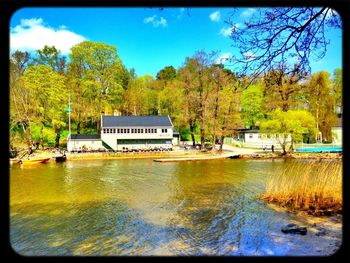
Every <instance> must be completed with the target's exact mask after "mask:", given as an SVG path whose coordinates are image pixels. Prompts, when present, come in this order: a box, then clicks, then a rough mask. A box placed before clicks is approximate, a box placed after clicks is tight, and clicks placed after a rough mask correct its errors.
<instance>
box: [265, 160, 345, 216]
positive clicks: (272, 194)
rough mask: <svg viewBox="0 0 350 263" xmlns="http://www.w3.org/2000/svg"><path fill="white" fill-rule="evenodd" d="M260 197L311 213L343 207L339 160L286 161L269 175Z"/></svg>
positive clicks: (335, 211) (340, 163)
mask: <svg viewBox="0 0 350 263" xmlns="http://www.w3.org/2000/svg"><path fill="white" fill-rule="evenodd" d="M262 198H263V199H265V200H266V201H267V202H270V203H277V204H279V205H281V206H283V207H287V208H290V209H292V210H306V211H308V213H310V214H331V213H340V212H341V211H342V161H339V160H332V161H307V162H290V163H286V165H285V166H283V168H281V169H279V170H277V171H275V172H274V173H273V174H272V175H270V176H269V178H268V180H267V183H266V192H265V193H264V194H263V195H262Z"/></svg>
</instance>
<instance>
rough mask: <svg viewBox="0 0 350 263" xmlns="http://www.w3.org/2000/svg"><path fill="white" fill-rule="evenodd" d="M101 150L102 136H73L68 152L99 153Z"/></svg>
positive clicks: (70, 139)
mask: <svg viewBox="0 0 350 263" xmlns="http://www.w3.org/2000/svg"><path fill="white" fill-rule="evenodd" d="M101 148H103V147H102V141H101V136H100V135H98V134H71V135H70V137H69V138H68V142H67V151H68V152H73V151H74V152H80V151H98V150H100V149H101Z"/></svg>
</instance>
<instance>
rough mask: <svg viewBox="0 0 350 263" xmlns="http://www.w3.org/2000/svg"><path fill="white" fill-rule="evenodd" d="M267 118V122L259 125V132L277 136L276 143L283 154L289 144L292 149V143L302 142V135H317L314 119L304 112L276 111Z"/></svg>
mask: <svg viewBox="0 0 350 263" xmlns="http://www.w3.org/2000/svg"><path fill="white" fill-rule="evenodd" d="M269 117H270V118H269V120H266V121H263V122H262V123H261V126H260V131H261V132H262V133H269V134H278V135H279V136H278V141H279V143H280V145H281V147H282V149H283V152H284V153H286V146H287V144H289V143H290V144H291V148H292V147H293V143H294V142H301V141H302V140H303V135H304V134H305V135H310V136H315V134H316V133H317V129H316V121H315V118H314V117H313V116H312V115H311V113H310V112H307V111H305V110H289V111H287V112H284V111H282V110H281V109H277V110H275V111H273V112H272V113H271V114H270V115H269ZM289 136H290V137H291V138H290V139H291V140H290V139H289Z"/></svg>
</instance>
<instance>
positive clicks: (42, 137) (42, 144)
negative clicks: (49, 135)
mask: <svg viewBox="0 0 350 263" xmlns="http://www.w3.org/2000/svg"><path fill="white" fill-rule="evenodd" d="M40 146H41V149H42V150H44V124H41V127H40Z"/></svg>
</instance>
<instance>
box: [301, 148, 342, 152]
mask: <svg viewBox="0 0 350 263" xmlns="http://www.w3.org/2000/svg"><path fill="white" fill-rule="evenodd" d="M295 151H296V152H307V153H312V152H314V153H319V152H326V153H327V152H330V153H335V152H342V151H343V149H342V148H341V147H314V148H301V149H296V150H295Z"/></svg>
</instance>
